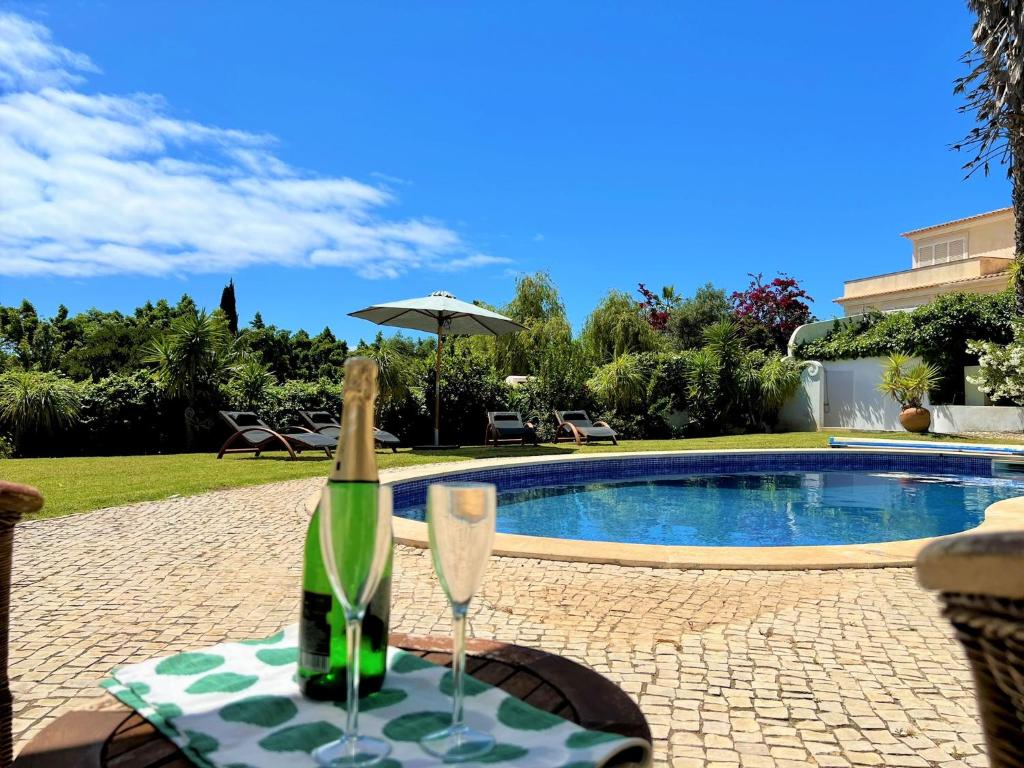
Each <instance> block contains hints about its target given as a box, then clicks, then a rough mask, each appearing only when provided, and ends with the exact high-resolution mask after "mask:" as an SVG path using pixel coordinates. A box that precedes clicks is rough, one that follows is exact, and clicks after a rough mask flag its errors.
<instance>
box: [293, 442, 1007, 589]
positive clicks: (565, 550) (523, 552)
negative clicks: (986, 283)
mask: <svg viewBox="0 0 1024 768" xmlns="http://www.w3.org/2000/svg"><path fill="white" fill-rule="evenodd" d="M823 453H827V454H828V455H833V456H836V457H837V459H838V458H840V457H843V456H846V457H848V458H850V459H851V460H853V459H854V458H855V457H858V456H859V457H861V458H863V457H864V456H865V455H866V454H873V455H879V454H882V455H885V456H893V457H906V458H907V460H908V461H913V460H915V459H916V460H921V459H923V458H925V457H928V456H944V457H950V458H965V457H963V454H955V453H952V452H944V451H942V450H941V449H938V450H935V451H932V452H928V453H922V452H921V451H900V450H879V449H872V450H870V451H865V450H860V449H834V448H833V449H826V450H822V449H820V448H796V449H771V450H749V449H747V450H729V451H643V452H636V453H628V454H621V453H611V454H609V453H595V454H590V455H582V456H580V455H573V456H550V457H537V456H527V457H506V458H502V457H496V458H494V459H478V460H475V461H472V462H465V461H462V462H452V463H446V464H441V465H438V464H432V465H421V466H418V467H410V468H407V469H400V470H387V471H384V472H382V473H381V481H382V482H384V483H387V484H404V483H406V482H408V481H417V480H418V481H423V480H426V479H428V478H429V479H430V480H442V479H444V478H446V477H449V476H452V475H456V476H458V475H466V474H467V473H472V474H477V473H480V472H484V473H486V472H487V471H488V470H493V469H498V468H508V467H515V466H536V465H548V464H560V463H565V462H587V461H602V460H604V461H614V460H636V459H642V458H643V457H689V458H690V459H693V460H698V461H699V460H701V458H702V457H703V458H712V459H713V458H718V459H722V458H725V459H727V458H728V457H729V456H737V455H747V456H749V455H765V456H773V455H782V456H791V457H794V458H795V457H799V455H800V454H804V455H806V454H823ZM970 458H971V459H973V460H974V461H979V460H981V459H979V458H978V457H970ZM317 498H318V495H314V496H311V497H310V498H309V499H308V500H307V502H306V506H307V509H308V510H312V508H313V507H314V506H315V505H316V502H317ZM1022 527H1024V496H1021V497H1016V498H1012V499H1005V500H1003V501H999V502H996V503H995V504H992V505H991V506H989V507H988V508H987V509H986V510H985V520H984V522H983V523H982V524H981V525H979V526H978V527H977V528H973V529H971V530H970V531H966V532H964V533H959V534H954V535H957V536H964V535H971V534H974V533H979V532H981V531H986V532H987V531H993V530H1007V529H1013V528H1022ZM394 532H395V541H396V542H397V543H399V544H405V545H408V546H413V547H421V548H423V547H427V546H428V541H427V526H426V524H425V523H422V522H418V521H415V520H409V519H406V518H402V517H398V516H396V517H395V519H394ZM938 538H944V537H938ZM935 540H936V539H935V538H926V539H910V540H905V541H892V542H879V543H872V544H847V545H831V546H803V547H689V546H666V545H660V544H624V543H618V542H601V541H584V540H578V539H557V538H546V537H542V536H520V535H516V534H508V533H499V534H497V536H496V537H495V543H494V554H496V555H501V556H505V557H522V558H532V559H540V560H561V561H570V562H586V563H608V564H614V565H625V566H643V567H649V568H677V569H697V570H701V569H710V570H715V569H723V570H730V569H731V570H830V569H837V568H893V567H907V566H912V565H913V564H914V559H915V558H916V557H917V553H918V552H920V550H921V549H922V548H923V547H924V546H926V545H927V544H928V543H929V542H932V541H935Z"/></svg>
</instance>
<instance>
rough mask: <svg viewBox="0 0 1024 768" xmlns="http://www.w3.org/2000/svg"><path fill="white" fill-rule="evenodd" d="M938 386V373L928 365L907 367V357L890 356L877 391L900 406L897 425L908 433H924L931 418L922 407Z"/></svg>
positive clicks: (921, 364)
mask: <svg viewBox="0 0 1024 768" xmlns="http://www.w3.org/2000/svg"><path fill="white" fill-rule="evenodd" d="M938 383H939V370H938V368H936V367H935V366H934V365H929V364H928V363H917V364H916V365H913V366H911V365H910V358H909V357H908V356H907V355H902V354H898V353H893V354H891V355H889V362H888V364H887V365H886V366H885V370H884V371H883V372H882V380H881V381H880V382H879V384H878V391H879V392H881V393H882V394H883V395H888V396H889V397H891V398H892V399H893V400H895V401H896V402H897V403H899V406H900V424H902V425H903V428H904V429H905V430H907V431H908V432H927V431H928V427H930V426H931V423H932V415H931V413H929V411H928V409H927V408H925V407H924V406H923V405H922V404H921V403H922V401H923V400H924V396H925V395H927V394H928V392H929V391H930V390H932V389H934V388H935V386H936V385H937V384H938Z"/></svg>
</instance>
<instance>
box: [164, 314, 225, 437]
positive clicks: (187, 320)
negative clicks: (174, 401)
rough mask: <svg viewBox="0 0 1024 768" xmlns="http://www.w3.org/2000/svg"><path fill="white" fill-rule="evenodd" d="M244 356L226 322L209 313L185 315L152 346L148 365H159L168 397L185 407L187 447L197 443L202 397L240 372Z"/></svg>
mask: <svg viewBox="0 0 1024 768" xmlns="http://www.w3.org/2000/svg"><path fill="white" fill-rule="evenodd" d="M240 360H241V355H240V354H239V352H238V350H237V349H236V346H235V342H234V340H233V339H232V337H231V333H230V331H229V330H228V327H227V325H226V324H225V323H224V320H223V319H222V318H221V317H220V316H219V315H211V314H208V313H207V312H206V310H196V309H195V308H193V309H192V310H191V311H188V312H185V313H184V314H183V315H181V316H180V317H177V318H175V320H174V321H173V322H172V323H171V327H170V328H169V329H168V330H167V332H166V333H165V334H164V335H163V336H161V337H159V338H157V339H155V340H154V341H153V342H152V343H151V344H150V347H149V351H148V354H147V355H146V358H145V362H147V363H154V364H155V365H156V376H157V380H158V381H159V382H160V384H161V385H162V386H163V388H164V391H165V392H166V393H167V395H168V397H172V398H181V399H182V400H184V401H185V403H186V406H187V407H186V408H185V413H184V417H185V445H186V447H187V448H189V449H191V448H192V447H193V445H194V443H195V407H196V402H197V400H198V398H199V395H200V394H202V393H204V392H211V391H212V390H215V389H216V388H217V386H218V385H219V384H221V383H222V382H223V381H225V380H227V379H228V377H229V376H230V375H231V374H232V373H233V372H234V371H235V370H236V369H237V367H238V364H239V362H240Z"/></svg>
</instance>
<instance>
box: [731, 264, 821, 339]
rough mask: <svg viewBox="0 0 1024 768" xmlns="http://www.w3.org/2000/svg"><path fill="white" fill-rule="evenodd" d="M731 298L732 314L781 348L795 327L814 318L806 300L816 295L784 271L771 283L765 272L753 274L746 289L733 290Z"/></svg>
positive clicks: (810, 299)
mask: <svg viewBox="0 0 1024 768" xmlns="http://www.w3.org/2000/svg"><path fill="white" fill-rule="evenodd" d="M730 298H731V300H732V306H733V316H734V317H735V318H736V319H737V320H738V321H739V322H740V323H741V324H743V325H745V326H747V327H748V328H750V327H751V326H753V327H752V328H751V330H753V331H755V332H757V331H763V333H764V336H766V337H767V340H770V341H771V342H772V343H773V344H774V346H775V347H777V348H778V349H780V350H785V348H786V345H787V344H788V343H789V337H790V336H792V335H793V331H795V330H796V329H797V328H798V327H800V326H801V325H803V324H804V323H809V322H811V320H813V316H812V315H811V308H810V306H809V305H808V304H807V302H808V301H814V299H812V298H811V297H810V296H808V295H807V291H805V290H804V289H803V288H801V287H800V284H799V283H798V282H797V281H796V279H795V278H792V277H790V276H789V275H786V274H784V273H780V274H779V276H778V277H776V278H775V279H773V280H772V281H771V282H768V283H766V282H764V276H763V275H762V274H760V273H758V274H756V275H754V274H751V275H750V285H749V286H747V289H746V290H745V291H736V292H734V293H733V294H732V296H731V297H730ZM758 326H759V328H758Z"/></svg>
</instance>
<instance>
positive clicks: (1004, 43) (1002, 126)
mask: <svg viewBox="0 0 1024 768" xmlns="http://www.w3.org/2000/svg"><path fill="white" fill-rule="evenodd" d="M967 7H968V8H969V9H970V10H971V11H972V12H973V13H974V14H975V16H976V17H977V20H976V21H975V22H974V30H973V34H972V36H971V37H972V40H973V42H974V45H973V47H972V48H971V49H970V50H969V51H968V52H967V53H965V54H964V55H963V58H962V61H963V62H964V63H965V64H967V66H968V67H970V71H969V72H968V73H967V74H966V75H964V76H963V77H961V78H958V79H957V80H956V83H955V86H954V89H953V92H954V93H958V94H962V95H963V97H964V103H963V104H962V105H961V106H960V108H959V111H960V112H961V113H966V114H973V116H974V119H975V121H976V122H977V123H978V124H977V125H976V126H975V127H974V128H972V129H971V131H970V132H969V133H968V134H967V136H966V137H964V139H963V140H962V141H961V142H960V143H958V144H954V145H953V149H955V150H958V151H959V150H967V151H969V152H971V153H973V157H972V158H971V159H970V160H969V161H968V162H967V163H965V164H964V169H965V170H966V171H967V175H968V176H970V175H971V174H973V173H974V172H975V171H977V170H978V169H982V170H983V171H984V173H985V174H988V170H989V162H990V161H991V160H996V161H997V162H998V163H1000V164H1001V165H1006V166H1007V176H1009V178H1010V183H1011V186H1012V201H1013V214H1014V218H1015V221H1016V224H1015V227H1014V245H1015V248H1014V253H1015V259H1016V261H1017V263H1018V264H1020V263H1022V262H1024V39H1022V36H1024V2H1021V0H967ZM1014 292H1015V297H1016V308H1017V314H1018V315H1024V281H1021V280H1017V281H1016V284H1015V287H1014Z"/></svg>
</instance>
